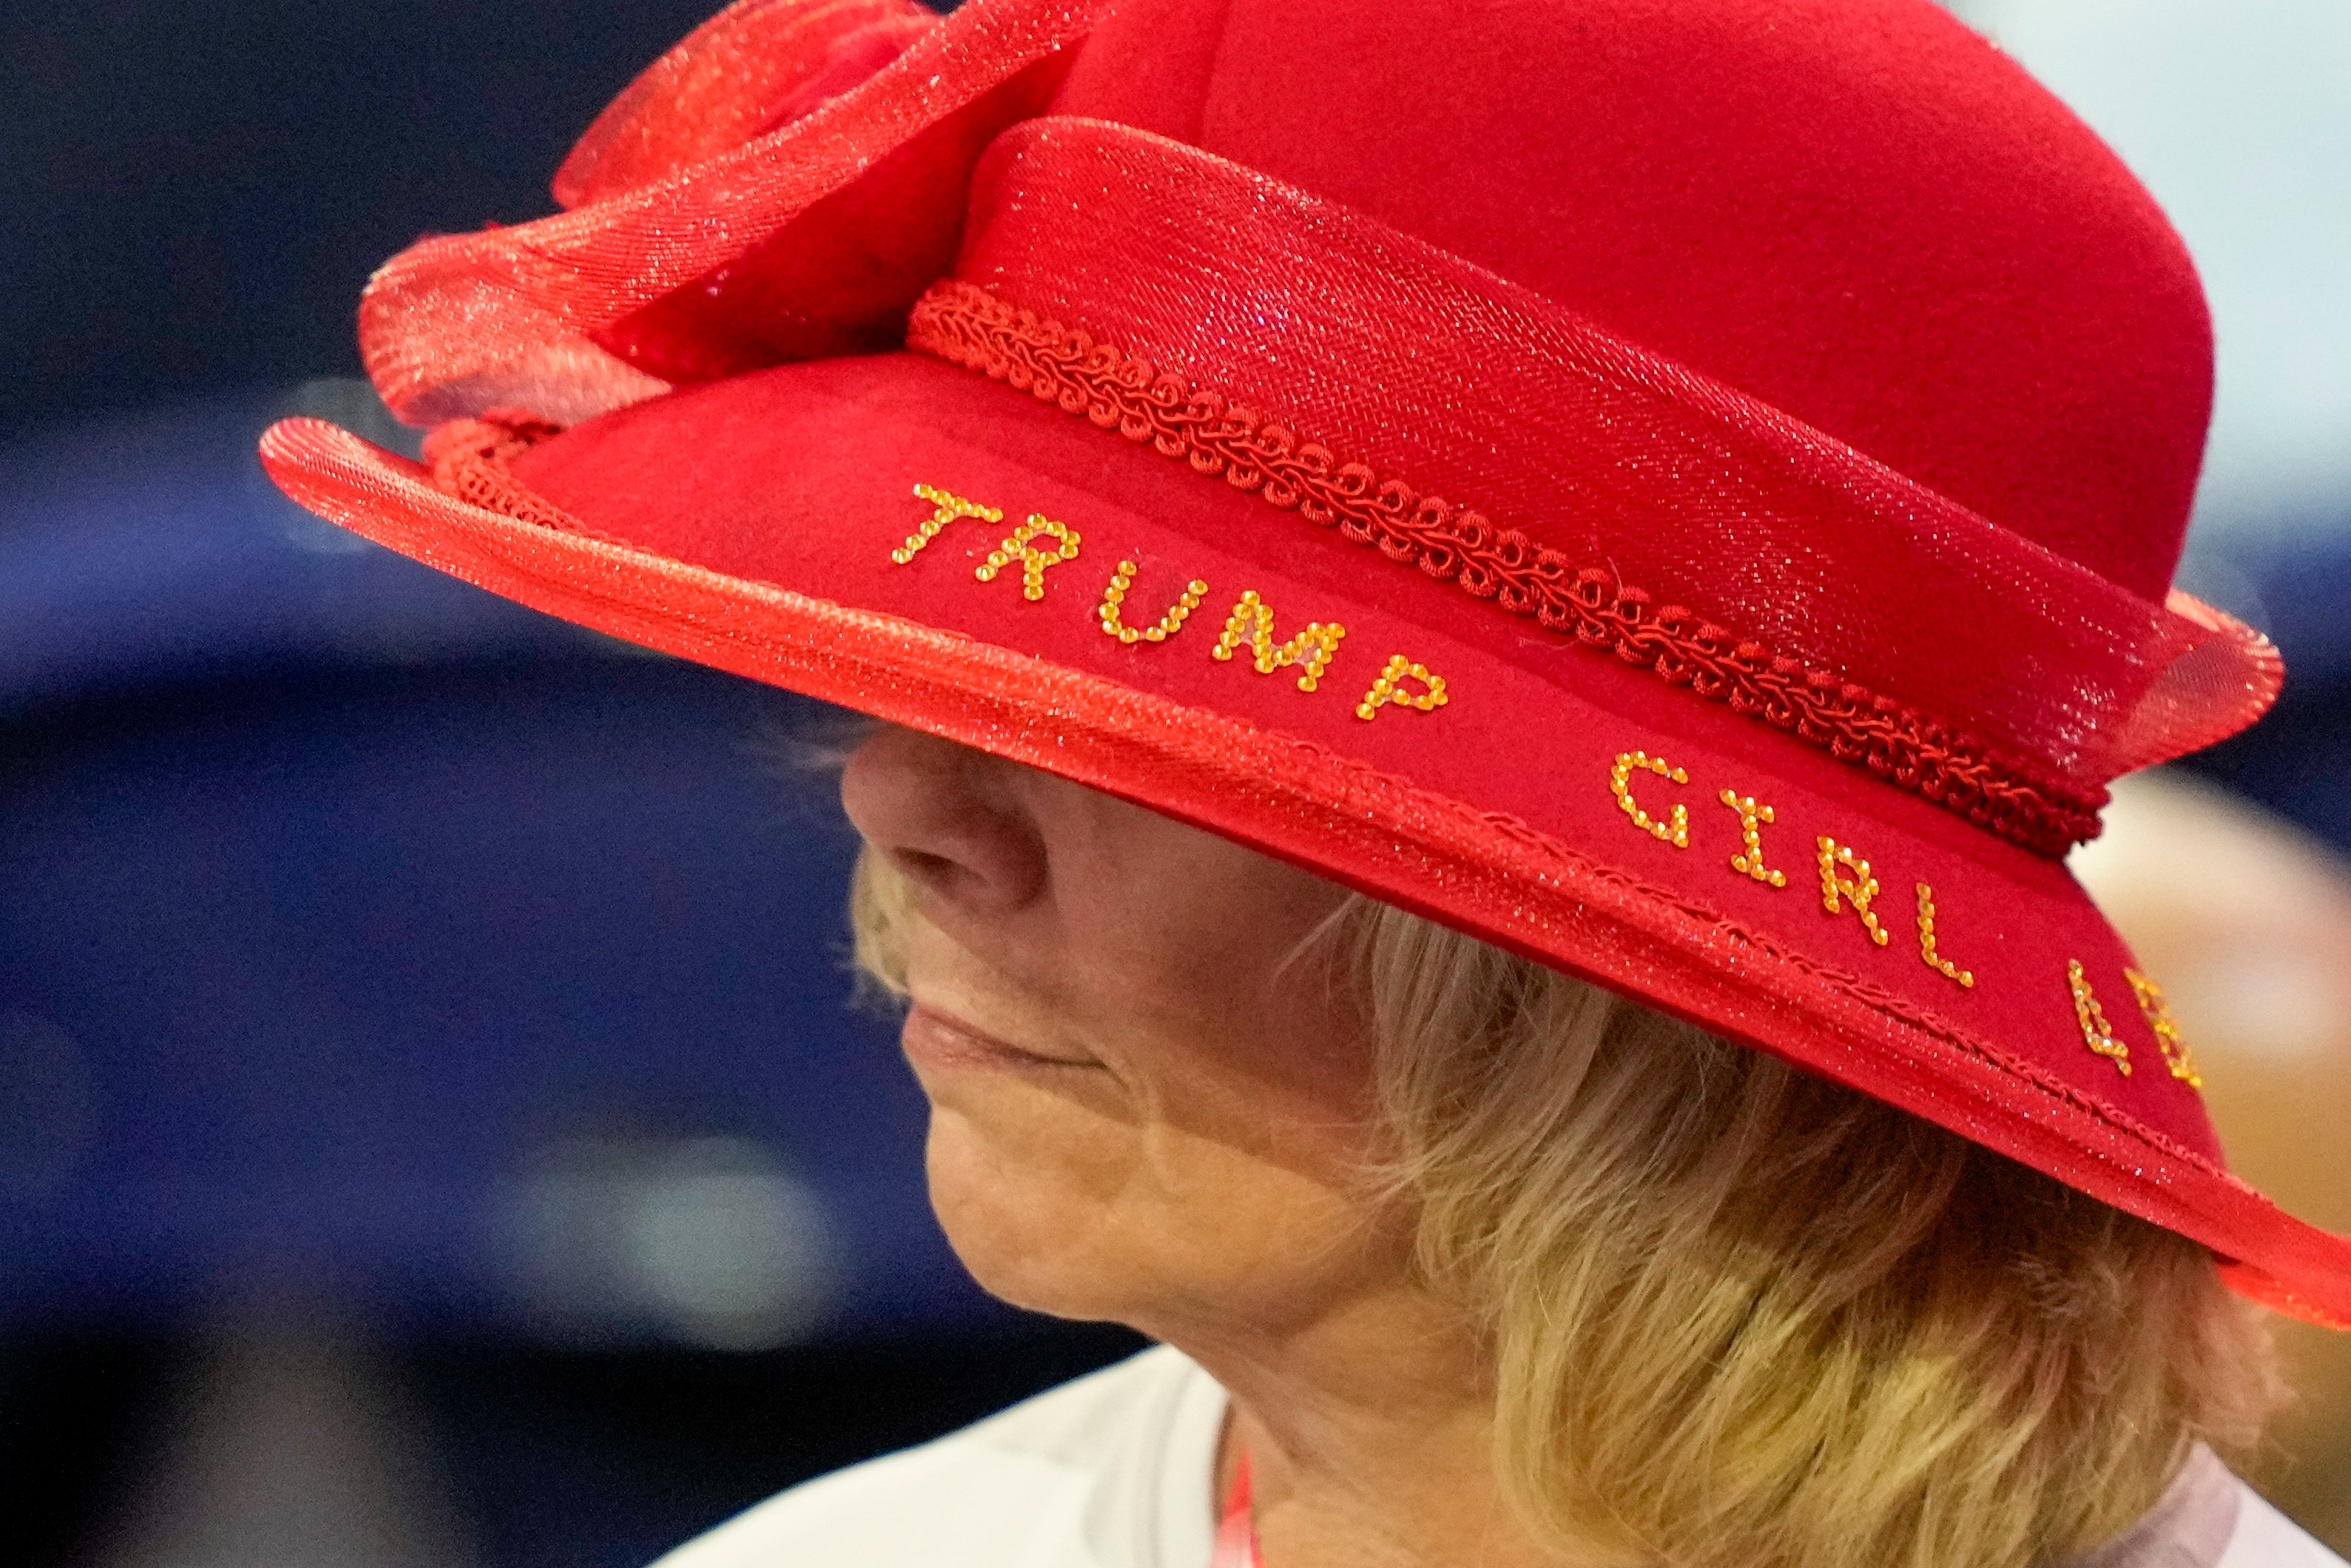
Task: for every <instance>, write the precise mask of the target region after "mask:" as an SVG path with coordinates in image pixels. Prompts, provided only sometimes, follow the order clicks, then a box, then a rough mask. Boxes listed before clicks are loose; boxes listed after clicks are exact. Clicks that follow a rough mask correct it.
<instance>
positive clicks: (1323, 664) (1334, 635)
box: [1208, 588, 1347, 692]
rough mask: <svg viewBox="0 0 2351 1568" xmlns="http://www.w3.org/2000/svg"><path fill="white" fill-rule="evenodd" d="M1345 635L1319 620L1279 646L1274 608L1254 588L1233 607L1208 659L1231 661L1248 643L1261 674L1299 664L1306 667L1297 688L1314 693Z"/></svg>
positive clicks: (1338, 627) (1339, 628)
mask: <svg viewBox="0 0 2351 1568" xmlns="http://www.w3.org/2000/svg"><path fill="white" fill-rule="evenodd" d="M1346 634H1347V629H1346V628H1345V627H1344V626H1342V625H1340V624H1339V623H1338V622H1335V621H1334V622H1331V623H1330V624H1329V625H1327V626H1326V625H1324V624H1323V623H1322V622H1320V621H1309V622H1307V623H1306V629H1305V630H1304V631H1302V632H1299V633H1298V635H1296V636H1295V637H1292V638H1291V639H1290V641H1288V642H1287V643H1277V642H1275V641H1274V640H1273V606H1271V605H1270V604H1268V603H1266V602H1265V601H1264V600H1262V599H1259V597H1258V593H1257V590H1256V589H1254V588H1252V589H1250V590H1249V591H1247V592H1246V593H1243V594H1242V595H1241V597H1240V601H1239V602H1238V603H1237V604H1235V605H1234V606H1233V612H1232V614H1231V615H1230V616H1228V618H1227V619H1226V621H1225V630H1224V633H1223V635H1221V636H1219V637H1218V638H1217V645H1216V646H1215V647H1213V648H1211V649H1209V650H1208V656H1209V657H1210V658H1212V659H1229V658H1231V657H1232V656H1233V650H1234V649H1236V648H1238V647H1240V646H1241V645H1242V644H1243V643H1247V644H1248V645H1249V650H1250V652H1251V653H1254V654H1255V655H1256V658H1255V661H1254V662H1255V664H1256V665H1257V673H1258V674H1260V675H1270V674H1273V672H1274V671H1276V670H1279V669H1281V668H1283V667H1284V666H1286V665H1290V664H1299V665H1301V666H1303V667H1302V669H1301V672H1300V674H1299V676H1298V689H1299V690H1300V691H1301V692H1311V691H1312V690H1313V689H1314V686H1315V684H1316V683H1317V682H1319V681H1320V680H1322V672H1323V671H1324V670H1326V669H1328V668H1330V666H1331V660H1332V655H1334V654H1336V653H1338V652H1339V640H1340V639H1341V638H1343V637H1344V636H1345V635H1346Z"/></svg>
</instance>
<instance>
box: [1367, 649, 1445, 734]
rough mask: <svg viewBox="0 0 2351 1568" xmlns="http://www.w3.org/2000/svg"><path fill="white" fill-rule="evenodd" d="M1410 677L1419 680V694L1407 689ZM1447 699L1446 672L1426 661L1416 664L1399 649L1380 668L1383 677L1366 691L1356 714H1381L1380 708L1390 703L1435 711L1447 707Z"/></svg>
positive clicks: (1372, 717)
mask: <svg viewBox="0 0 2351 1568" xmlns="http://www.w3.org/2000/svg"><path fill="white" fill-rule="evenodd" d="M1406 680H1415V681H1418V682H1419V683H1420V685H1421V690H1420V691H1419V692H1418V693H1413V692H1408V691H1406V690H1405V689H1404V685H1403V683H1404V682H1405V681H1406ZM1447 700H1448V699H1447V696H1446V695H1445V677H1444V676H1443V675H1440V674H1436V673H1435V672H1433V671H1431V670H1430V669H1429V667H1428V666H1427V665H1426V664H1414V663H1413V662H1412V661H1411V660H1410V659H1407V658H1405V656H1404V655H1403V654H1402V653H1396V654H1394V655H1392V656H1391V657H1390V658H1389V660H1388V662H1387V666H1386V667H1385V668H1384V669H1383V670H1381V671H1380V674H1379V678H1378V679H1377V680H1374V682H1373V683H1372V685H1371V689H1370V690H1369V691H1367V692H1365V693H1364V700H1363V701H1362V702H1359V703H1357V704H1356V705H1355V716H1356V717H1357V718H1360V719H1374V718H1377V717H1379V716H1380V710H1381V709H1382V708H1384V707H1387V706H1390V705H1394V706H1396V707H1408V708H1412V709H1415V710H1416V711H1417V712H1420V713H1433V712H1435V711H1436V710H1437V709H1438V708H1441V707H1443V706H1445V705H1446V703H1447Z"/></svg>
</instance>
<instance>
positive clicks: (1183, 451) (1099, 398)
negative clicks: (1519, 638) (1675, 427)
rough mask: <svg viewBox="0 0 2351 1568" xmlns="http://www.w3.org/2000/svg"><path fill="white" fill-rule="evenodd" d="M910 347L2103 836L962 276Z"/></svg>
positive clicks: (1887, 775)
mask: <svg viewBox="0 0 2351 1568" xmlns="http://www.w3.org/2000/svg"><path fill="white" fill-rule="evenodd" d="M906 346H907V347H908V348H910V349H918V350H922V351H924V352H925V353H929V354H933V355H935V356H937V357H938V358H940V359H943V360H946V361H949V362H950V363H953V364H957V365H962V366H964V367H966V368H967V369H970V370H976V371H985V372H986V373H987V375H989V376H990V377H992V378H994V379H995V380H998V381H1001V382H1008V383H1009V384H1010V385H1012V386H1014V387H1018V388H1020V389H1022V390H1024V391H1027V392H1033V393H1035V394H1036V395H1037V396H1038V397H1039V398H1040V399H1042V400H1043V401H1045V402H1052V403H1058V404H1059V405H1060V406H1061V408H1062V409H1064V410H1065V411H1067V412H1068V413H1080V414H1083V415H1085V416H1086V417H1087V418H1089V419H1091V420H1092V421H1093V423H1096V424H1098V425H1100V426H1102V428H1103V429H1105V430H1109V429H1115V430H1117V431H1118V432H1119V434H1122V435H1123V436H1125V437H1126V438H1127V439H1128V440H1130V441H1135V442H1145V441H1147V442H1149V443H1150V444H1152V446H1153V447H1154V448H1155V450H1157V451H1158V452H1160V453H1162V454H1164V455H1166V456H1169V457H1175V458H1181V459H1183V460H1185V461H1186V462H1188V463H1189V464H1190V465H1192V468H1193V469H1194V471H1195V472H1196V473H1200V474H1204V475H1208V476H1223V478H1224V480H1225V482H1226V483H1227V484H1228V485H1231V486H1234V487H1235V488H1237V489H1241V490H1247V491H1251V492H1254V493H1255V494H1257V495H1259V496H1260V497H1263V498H1264V499H1265V500H1266V501H1268V502H1269V503H1270V504H1271V505H1273V506H1276V507H1281V508H1283V509H1284V510H1291V509H1294V510H1296V511H1297V512H1298V513H1299V514H1300V515H1301V516H1302V517H1305V518H1307V519H1308V520H1309V521H1310V522H1315V523H1320V524H1322V526H1324V527H1326V528H1330V527H1336V528H1338V529H1339V531H1340V532H1341V533H1342V534H1343V535H1344V536H1345V537H1346V538H1350V539H1353V540H1354V541H1355V542H1356V543H1358V544H1367V545H1376V546H1377V547H1378V548H1379V550H1380V553H1381V554H1383V555H1384V556H1386V557H1387V558H1388V559H1391V560H1395V561H1401V562H1405V563H1408V564H1410V565H1414V566H1417V567H1419V568H1420V570H1423V571H1425V572H1426V573H1428V574H1429V575H1430V576H1431V577H1436V578H1441V579H1445V580H1449V581H1452V582H1454V583H1457V584H1458V585H1459V586H1460V587H1461V588H1462V589H1463V590H1464V591H1466V592H1468V593H1469V594H1471V595H1473V596H1474V597H1476V598H1479V599H1486V600H1491V601H1494V602H1495V603H1497V604H1499V605H1500V606H1501V608H1503V609H1504V610H1507V611H1509V612H1510V613H1512V614H1514V615H1531V616H1532V617H1534V618H1535V619H1536V620H1537V621H1539V622H1541V623H1542V624H1543V625H1545V626H1547V627H1550V628H1551V629H1552V630H1553V631H1556V632H1567V633H1571V634H1573V636H1574V637H1575V639H1576V640H1577V641H1578V642H1579V643H1583V644H1584V645H1586V646H1588V647H1591V648H1593V649H1595V650H1598V651H1600V652H1603V653H1614V654H1615V655H1616V657H1618V658H1620V659H1622V660H1624V661H1625V663H1626V664H1635V665H1639V666H1642V667H1644V668H1646V669H1649V670H1652V671H1654V672H1655V673H1656V674H1657V676H1658V678H1660V679H1661V680H1664V681H1665V682H1667V684H1668V685H1677V686H1686V687H1687V688H1688V689H1689V690H1691V691H1693V692H1696V693H1697V694H1698V695H1700V696H1702V697H1706V698H1708V699H1709V700H1711V701H1715V702H1720V703H1728V704H1729V706H1730V707H1731V708H1732V709H1733V710H1734V711H1736V712H1739V713H1743V714H1748V715H1750V716H1753V717H1756V718H1759V719H1761V720H1762V721H1764V722H1765V723H1768V724H1770V725H1771V726H1772V727H1775V728H1778V729H1782V730H1784V731H1786V732H1788V733H1789V734H1792V735H1796V736H1800V737H1802V738H1803V739H1805V740H1807V741H1810V742H1811V743H1812V744H1813V745H1814V746H1817V747H1820V748H1821V749H1823V750H1824V751H1826V752H1828V753H1829V754H1830V755H1832V756H1834V757H1836V758H1840V759H1841V760H1844V761H1846V762H1851V763H1854V764H1855V765H1857V766H1860V767H1863V768H1868V769H1869V771H1870V772H1872V773H1874V774H1876V775H1877V776H1878V777H1879V778H1881V779H1886V780H1887V781H1888V782H1890V783H1893V784H1896V785H1898V786H1899V787H1901V788H1902V789H1907V790H1909V791H1910V792H1912V793H1913V794H1916V795H1919V796H1923V797H1924V798H1926V799H1927V800H1932V801H1934V802H1935V803H1936V804H1937V805H1939V806H1943V807H1946V808H1948V809H1949V810H1953V811H1956V812H1958V813H1959V815H1960V816H1963V817H1965V818H1966V819H1967V820H1968V821H1970V822H1973V823H1974V824H1976V826H1978V827H1980V828H1984V829H1987V830H1989V831H1991V832H1994V833H1997V834H1999V835H2000V836H2001V838H2004V839H2006V840H2008V841H2011V843H2016V844H2021V845H2022V846H2023V847H2024V848H2026V849H2029V850H2032V851H2033V852H2036V853H2039V854H2043V855H2047V856H2050V857H2051V858H2053V859H2058V858H2063V857H2064V853H2065V852H2066V851H2067V850H2068V849H2070V848H2071V847H2072V846H2073V845H2074V844H2076V843H2079V842H2082V841H2085V840H2088V839H2093V838H2095V837H2096V836H2097V834H2098V827H2099V823H2098V810H2099V808H2100V807H2102V806H2104V805H2105V800H2106V793H2105V790H2104V789H2099V790H2097V791H2095V793H2085V792H2083V791H2080V790H2076V789H2068V788H2067V787H2066V786H2064V785H2063V784H2060V783H2057V782H2055V781H2054V780H2052V779H2047V778H2045V777H2042V776H2039V775H2037V774H2036V773H2035V772H2034V771H2033V770H2032V768H2029V767H2028V766H2027V765H2025V764H2023V763H2022V762H2020V761H2018V760H2016V759H2015V758H2006V757H2001V756H1999V755H1997V754H1996V753H1994V752H1992V751H1991V748H1989V747H1985V746H1983V745H1981V744H1980V743H1979V742H1977V741H1976V740H1975V739H1974V738H1973V737H1970V736H1967V735H1965V734H1962V733H1960V732H1959V731H1957V730H1954V729H1952V728H1951V727H1949V726H1947V725H1944V724H1942V723H1941V722H1939V721H1938V720H1936V719H1934V718H1931V717H1929V716H1927V715H1925V714H1922V713H1920V712H1919V711H1918V710H1917V709H1916V708H1913V707H1910V706H1906V705H1905V704H1903V703H1901V702H1898V701H1896V699H1895V698H1893V697H1889V696H1883V695H1878V694H1876V693H1874V692H1872V691H1870V690H1869V689H1868V688H1867V687H1865V686H1862V685H1855V683H1853V682H1851V681H1848V680H1845V679H1844V678H1843V677H1842V676H1840V675H1838V674H1835V673H1834V672H1833V671H1829V670H1822V669H1814V668H1812V667H1809V666H1807V665H1806V664H1804V663H1803V662H1802V661H1801V660H1798V659H1793V658H1790V657H1787V656H1785V655H1782V654H1775V653H1773V652H1772V651H1771V649H1770V648H1769V647H1768V646H1766V645H1765V644H1763V643H1756V642H1751V641H1748V640H1746V639H1742V638H1740V636H1738V635H1737V634H1736V633H1735V632H1729V631H1726V630H1724V629H1723V628H1722V627H1720V626H1717V625H1715V624H1713V623H1712V622H1708V621H1706V620H1703V619H1701V618H1700V617H1698V615H1696V614H1694V613H1693V612H1690V611H1688V610H1686V609H1684V608H1682V607H1681V606H1680V605H1678V604H1667V605H1666V606H1664V607H1663V608H1656V609H1653V608H1652V607H1651V602H1652V601H1651V600H1650V597H1649V595H1648V594H1647V593H1646V592H1644V591H1642V590H1640V589H1638V588H1635V587H1632V586H1630V585H1628V584H1625V583H1624V582H1621V581H1619V580H1617V578H1616V576H1615V574H1614V573H1613V572H1611V571H1609V570H1607V569H1606V568H1604V567H1600V566H1584V567H1578V566H1577V565H1576V564H1575V563H1574V562H1573V561H1571V560H1570V559H1568V558H1567V557H1565V556H1563V555H1562V554H1561V553H1559V552H1558V551H1557V550H1553V549H1544V548H1542V547H1540V546H1538V545H1536V544H1535V543H1534V541H1532V540H1531V539H1529V538H1527V537H1526V536H1525V535H1523V534H1521V533H1520V532H1518V531H1517V530H1516V529H1513V528H1496V527H1495V526H1494V525H1493V524H1492V523H1490V522H1489V521H1488V520H1487V519H1486V518H1485V517H1483V516H1481V515H1480V514H1479V513H1478V512H1476V511H1473V510H1471V509H1469V508H1468V507H1458V506H1455V505H1454V504H1452V503H1450V502H1447V501H1445V500H1442V499H1440V498H1438V497H1435V496H1430V495H1426V494H1423V493H1422V492H1420V491H1418V490H1416V489H1415V488H1414V487H1413V486H1410V485H1407V484H1405V482H1404V481H1402V480H1400V479H1395V478H1388V479H1382V478H1381V477H1380V476H1378V475H1376V474H1374V472H1373V471H1372V470H1371V469H1370V468H1369V467H1367V466H1365V465H1363V464H1361V463H1341V462H1340V461H1339V460H1338V459H1337V457H1336V456H1335V455H1333V454H1332V452H1331V450H1330V449H1329V448H1328V447H1325V446H1322V445H1319V444H1316V443H1313V442H1311V441H1301V440H1300V439H1299V438H1298V436H1297V435H1296V434H1295V433H1293V432H1292V431H1291V430H1290V429H1289V427H1288V426H1286V425H1283V424H1281V423H1279V422H1278V421H1276V420H1273V419H1271V418H1269V417H1267V416H1266V415H1265V414H1263V413H1260V412H1259V411H1258V410H1257V409H1254V408H1251V407H1250V406H1249V405H1248V404H1246V403H1240V402H1234V401H1232V400H1231V399H1229V398H1228V397H1227V396H1225V395H1224V394H1223V393H1221V392H1216V391H1214V390H1211V389H1208V388H1203V387H1196V386H1194V385H1193V384H1192V382H1191V379H1190V378H1189V377H1188V376H1186V375H1185V374H1184V373H1183V372H1181V371H1172V370H1164V369H1160V368H1157V367H1155V366H1154V365H1152V364H1151V363H1150V362H1149V361H1145V360H1141V359H1137V358H1134V356H1132V355H1129V354H1126V353H1123V352H1122V351H1121V350H1119V349H1118V348H1116V347H1115V346H1113V345H1112V344H1109V343H1104V342H1099V341H1097V340H1095V339H1094V338H1093V337H1092V334H1090V333H1087V332H1084V331H1081V330H1079V329H1074V328H1068V327H1064V326H1062V325H1061V323H1060V322H1058V321H1052V320H1047V319H1042V318H1040V317H1039V316H1038V315H1037V314H1036V313H1035V312H1034V311H1030V310H1023V309H1020V308H1017V307H1014V306H1012V305H1008V304H1007V303H1005V302H1004V301H1003V300H1001V299H998V298H997V297H996V296H994V295H993V294H990V293H989V292H987V290H986V289H985V288H982V287H978V286H977V285H976V284H970V283H964V282H960V281H957V280H954V279H947V280H943V281H941V282H939V283H937V284H935V285H933V286H932V287H931V289H930V290H929V292H927V293H926V294H925V295H924V296H923V298H921V300H919V301H918V302H917V303H916V304H915V306H914V316H913V319H911V320H910V321H909V322H908V324H907V329H906Z"/></svg>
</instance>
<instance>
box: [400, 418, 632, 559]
mask: <svg viewBox="0 0 2351 1568" xmlns="http://www.w3.org/2000/svg"><path fill="white" fill-rule="evenodd" d="M562 430H563V427H562V426H561V425H559V424H555V423H550V422H549V421H548V420H544V419H541V418H539V417H538V415H537V414H535V413H528V412H525V411H523V410H519V409H511V408H494V409H489V410H487V411H486V412H485V413H482V414H481V416H480V417H479V418H475V419H453V420H449V421H447V422H446V423H442V424H437V425H435V426H434V428H433V430H432V432H431V433H430V434H427V435H426V436H425V437H424V464H425V466H426V467H428V468H430V469H432V470H433V485H434V488H435V489H437V490H439V491H441V492H442V493H443V494H444V495H449V496H455V497H457V499H459V500H461V501H465V502H467V503H469V504H471V505H473V506H476V507H481V508H482V509H483V510H485V511H490V512H496V513H498V514H500V515H501V516H504V517H514V518H517V519H518V520H520V521H522V522H526V523H536V524H538V526H539V527H540V528H553V529H554V530H555V531H556V532H558V533H564V534H580V535H582V536H584V537H586V538H603V537H604V536H603V535H601V534H599V533H598V532H596V530H595V529H593V528H590V527H589V526H588V525H587V524H585V523H583V522H581V521H580V519H579V518H577V517H573V516H572V515H571V514H570V513H569V512H567V511H565V510H564V509H563V508H562V507H559V506H557V505H555V503H553V502H552V501H549V500H548V499H547V498H546V497H543V496H541V495H539V494H538V493H537V492H536V491H533V490H531V489H529V488H528V487H527V486H524V485H523V484H522V482H521V481H520V480H518V479H517V478H516V477H515V476H514V474H513V472H512V471H511V470H510V469H508V468H507V463H508V462H510V461H511V460H512V459H514V458H515V457H517V456H519V455H521V454H523V453H525V452H528V451H529V450H530V449H531V448H532V447H534V446H536V445H538V444H539V443H540V442H542V441H544V440H546V439H547V438H548V437H549V436H550V435H557V434H561V433H562ZM606 542H607V543H610V542H611V541H610V540H607V541H606Z"/></svg>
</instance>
